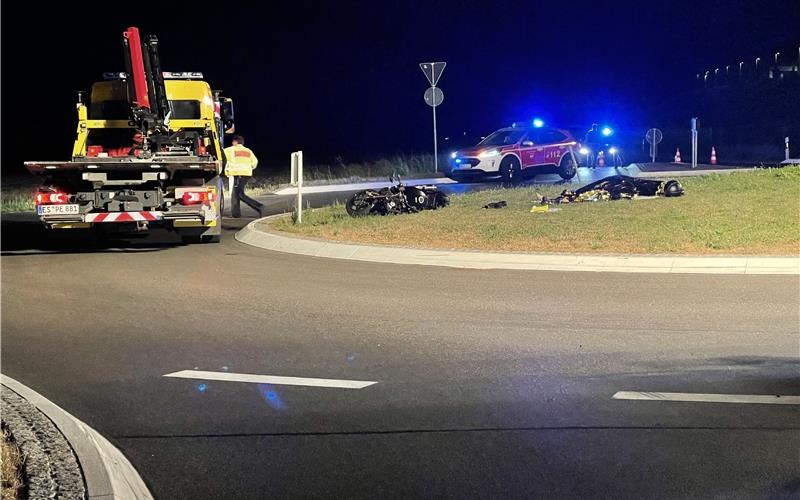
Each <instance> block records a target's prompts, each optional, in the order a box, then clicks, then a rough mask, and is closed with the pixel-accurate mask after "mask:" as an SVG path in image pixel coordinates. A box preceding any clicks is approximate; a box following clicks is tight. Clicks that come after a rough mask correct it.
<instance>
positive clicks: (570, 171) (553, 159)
mask: <svg viewBox="0 0 800 500" xmlns="http://www.w3.org/2000/svg"><path fill="white" fill-rule="evenodd" d="M579 147H580V146H579V145H578V141H577V140H575V138H574V137H573V136H572V134H571V133H569V132H568V131H566V130H561V129H555V128H549V127H544V126H543V124H542V123H541V121H539V120H534V122H533V124H531V125H528V126H518V124H514V126H512V127H508V128H501V129H500V130H497V131H495V132H493V133H492V134H490V135H489V136H487V137H486V138H485V139H483V140H482V141H481V142H479V143H478V145H476V146H475V147H472V148H467V149H461V150H458V151H454V152H452V153H451V154H450V165H449V166H450V169H449V172H448V176H449V177H450V178H451V179H454V180H459V181H460V180H468V179H475V178H484V177H500V178H501V179H502V180H503V181H504V182H507V183H512V184H513V183H517V182H519V181H521V180H523V179H532V178H533V177H534V176H536V175H538V174H548V173H556V174H558V175H560V176H561V178H562V179H572V178H573V177H574V176H575V174H576V173H577V166H578V164H577V159H578V155H577V149H578V148H579Z"/></svg>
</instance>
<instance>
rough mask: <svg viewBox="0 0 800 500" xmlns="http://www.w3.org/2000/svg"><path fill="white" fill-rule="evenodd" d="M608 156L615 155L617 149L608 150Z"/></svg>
mask: <svg viewBox="0 0 800 500" xmlns="http://www.w3.org/2000/svg"><path fill="white" fill-rule="evenodd" d="M608 154H611V155H615V154H617V148H608Z"/></svg>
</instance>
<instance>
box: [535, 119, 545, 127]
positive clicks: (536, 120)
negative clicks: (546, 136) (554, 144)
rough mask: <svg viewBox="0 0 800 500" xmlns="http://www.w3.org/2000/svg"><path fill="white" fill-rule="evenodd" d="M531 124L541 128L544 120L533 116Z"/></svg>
mask: <svg viewBox="0 0 800 500" xmlns="http://www.w3.org/2000/svg"><path fill="white" fill-rule="evenodd" d="M533 126H534V127H536V128H542V127H544V121H543V120H542V119H541V118H535V119H534V120H533Z"/></svg>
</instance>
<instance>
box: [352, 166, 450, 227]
mask: <svg viewBox="0 0 800 500" xmlns="http://www.w3.org/2000/svg"><path fill="white" fill-rule="evenodd" d="M389 181H390V182H392V183H394V182H396V183H397V184H395V185H392V186H389V187H385V188H383V189H379V190H374V189H365V190H364V191H359V192H358V193H356V194H354V195H353V196H351V197H350V199H349V200H347V205H346V206H345V208H346V210H347V213H348V214H349V215H350V216H351V217H363V216H366V215H398V214H413V213H417V212H420V211H422V210H436V209H438V208H444V207H446V206H448V205H449V204H450V199H449V198H448V197H447V195H446V194H445V193H443V192H442V191H439V188H437V187H436V186H434V185H418V186H406V185H405V184H403V183H402V182H401V181H400V177H397V178H395V177H394V176H392V178H391V179H389Z"/></svg>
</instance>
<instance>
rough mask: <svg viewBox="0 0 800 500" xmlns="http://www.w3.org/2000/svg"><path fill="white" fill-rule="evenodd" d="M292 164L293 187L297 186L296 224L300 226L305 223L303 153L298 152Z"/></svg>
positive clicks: (293, 156)
mask: <svg viewBox="0 0 800 500" xmlns="http://www.w3.org/2000/svg"><path fill="white" fill-rule="evenodd" d="M291 163H292V178H291V184H292V186H297V201H296V204H295V212H296V214H297V217H296V218H295V223H296V224H300V223H302V222H303V152H302V151H296V152H294V153H292V156H291Z"/></svg>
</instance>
